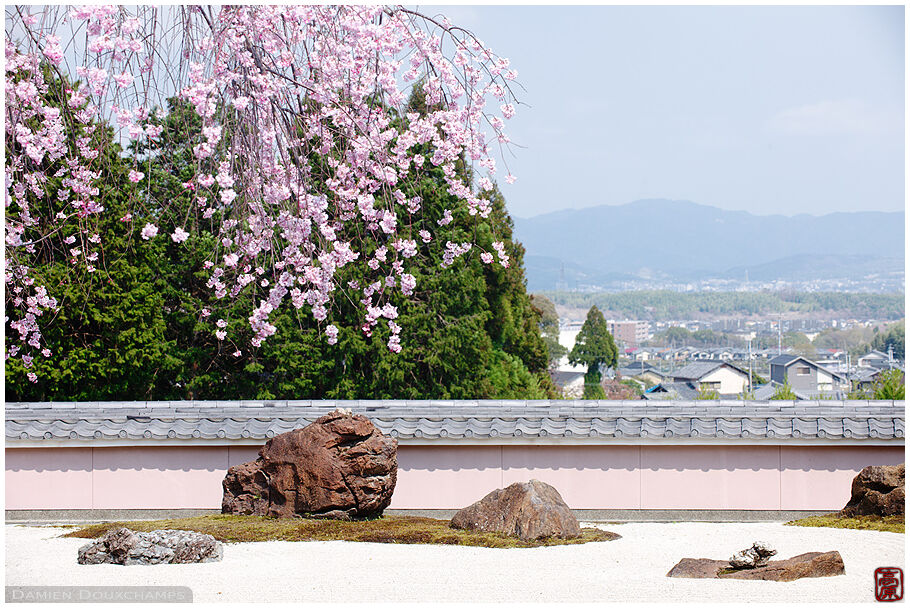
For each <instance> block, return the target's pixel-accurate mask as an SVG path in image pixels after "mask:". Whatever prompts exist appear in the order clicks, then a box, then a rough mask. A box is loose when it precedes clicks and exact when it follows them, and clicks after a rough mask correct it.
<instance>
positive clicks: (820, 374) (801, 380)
mask: <svg viewBox="0 0 910 608" xmlns="http://www.w3.org/2000/svg"><path fill="white" fill-rule="evenodd" d="M769 363H770V365H771V382H776V383H778V384H789V385H790V386H791V387H792V388H793V390H794V391H801V392H803V393H806V394H814V393H819V392H821V393H825V392H832V391H839V390H844V389H847V388H849V382H848V381H847V378H846V377H845V376H844V374H842V373H840V372H836V371H832V370H829V369H825V368H823V367H822V366H820V365H818V364H817V363H816V362H814V361H810V360H809V359H806V358H805V357H802V356H799V355H778V356H777V357H774V358H773V359H771V361H770V362H769Z"/></svg>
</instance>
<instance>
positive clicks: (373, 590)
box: [6, 522, 904, 602]
mask: <svg viewBox="0 0 910 608" xmlns="http://www.w3.org/2000/svg"><path fill="white" fill-rule="evenodd" d="M589 525H590V524H589ZM597 525H598V526H599V527H602V528H604V529H607V530H612V531H614V532H617V533H619V534H621V535H622V538H621V539H619V540H615V541H611V542H603V543H588V544H584V545H569V546H560V547H541V548H536V549H486V548H480V547H457V546H436V545H392V544H375V543H353V542H340V541H334V542H265V543H241V544H226V545H225V547H224V560H223V561H221V562H215V563H208V564H173V565H172V564H164V565H155V566H117V565H112V564H101V565H93V566H80V565H79V564H77V563H76V552H77V550H78V548H79V547H80V546H82V545H83V544H85V543H87V542H89V541H87V540H85V539H79V538H60V535H61V534H64V533H66V532H67V531H68V530H66V529H61V528H52V527H29V526H21V525H7V526H6V585H185V586H188V587H190V588H191V589H192V591H193V596H194V600H195V601H197V602H199V601H204V602H212V601H235V602H236V601H254V602H258V601H265V602H278V601H285V602H341V601H352V602H372V601H387V602H408V601H419V602H436V601H458V602H472V601H486V602H499V601H518V602H534V601H545V602H558V601H569V602H601V601H627V602H648V601H656V602H715V601H716V602H874V601H875V599H874V592H873V586H874V583H873V573H874V571H875V568H877V567H879V566H898V567H901V568H903V566H904V535H903V534H894V533H890V532H870V531H865V530H839V529H832V528H798V527H791V526H784V525H783V524H782V523H767V522H762V523H624V524H597ZM756 540H762V541H765V542H767V543H769V544H770V545H771V547H772V548H774V549H777V555H776V556H775V557H774V558H773V559H781V558H788V557H792V556H794V555H797V554H800V553H805V552H807V551H832V550H836V551H840V554H841V555H842V556H843V559H844V564H845V566H846V571H847V573H846V575H844V576H836V577H829V578H815V579H802V580H798V581H793V582H789V583H780V582H772V581H743V580H695V579H678V578H667V577H666V576H665V575H666V573H667V572H668V571H669V570H670V568H672V567H673V565H674V564H676V563H677V562H678V561H679V560H680V559H681V558H683V557H708V558H713V559H727V558H729V557H730V556H731V555H733V553H734V552H736V551H738V550H740V549H745V548H747V547H749V546H751V544H752V542H753V541H756Z"/></svg>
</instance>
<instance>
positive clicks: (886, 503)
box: [840, 463, 906, 517]
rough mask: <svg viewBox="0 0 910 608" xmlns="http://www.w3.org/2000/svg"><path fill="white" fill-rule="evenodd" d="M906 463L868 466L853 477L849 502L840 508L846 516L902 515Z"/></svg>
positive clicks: (904, 496)
mask: <svg viewBox="0 0 910 608" xmlns="http://www.w3.org/2000/svg"><path fill="white" fill-rule="evenodd" d="M905 498H906V495H905V490H904V464H903V463H901V464H898V465H894V466H872V467H866V468H864V469H863V470H862V471H860V472H859V475H857V476H856V477H854V478H853V485H852V487H851V489H850V502H848V503H847V505H846V506H845V507H844V508H843V509H842V510H841V512H840V513H841V515H843V516H844V517H855V516H857V515H879V516H884V515H903V514H904V500H905Z"/></svg>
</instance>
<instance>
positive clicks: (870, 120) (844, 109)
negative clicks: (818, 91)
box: [767, 99, 904, 135]
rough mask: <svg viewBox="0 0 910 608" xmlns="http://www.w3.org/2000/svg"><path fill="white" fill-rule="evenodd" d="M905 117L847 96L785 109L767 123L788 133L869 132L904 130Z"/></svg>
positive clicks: (842, 133)
mask: <svg viewBox="0 0 910 608" xmlns="http://www.w3.org/2000/svg"><path fill="white" fill-rule="evenodd" d="M902 118H903V116H902V113H898V112H895V111H893V110H890V109H883V108H875V107H873V106H871V105H869V104H867V103H865V102H862V101H858V100H854V99H845V100H838V101H820V102H818V103H814V104H809V105H804V106H798V107H794V108H787V109H784V110H781V111H780V112H778V113H777V114H775V115H774V116H772V117H771V118H770V119H769V120H768V121H767V126H768V128H770V129H771V130H772V131H777V132H779V133H783V134H786V135H845V134H864V135H868V134H878V133H887V132H889V131H890V132H895V131H899V132H903V130H904V126H903V120H902Z"/></svg>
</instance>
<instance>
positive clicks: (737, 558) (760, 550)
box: [730, 541, 777, 570]
mask: <svg viewBox="0 0 910 608" xmlns="http://www.w3.org/2000/svg"><path fill="white" fill-rule="evenodd" d="M772 555H777V551H775V550H774V549H772V548H771V547H769V546H768V543H763V542H761V541H755V542H754V543H752V546H751V547H749V548H748V549H743V550H742V551H738V552H737V553H736V554H734V555H733V557H731V558H730V567H731V568H735V569H737V570H741V569H744V568H758V567H759V566H764V565H765V564H767V563H768V560H769V559H771V556H772Z"/></svg>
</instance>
